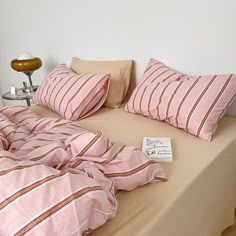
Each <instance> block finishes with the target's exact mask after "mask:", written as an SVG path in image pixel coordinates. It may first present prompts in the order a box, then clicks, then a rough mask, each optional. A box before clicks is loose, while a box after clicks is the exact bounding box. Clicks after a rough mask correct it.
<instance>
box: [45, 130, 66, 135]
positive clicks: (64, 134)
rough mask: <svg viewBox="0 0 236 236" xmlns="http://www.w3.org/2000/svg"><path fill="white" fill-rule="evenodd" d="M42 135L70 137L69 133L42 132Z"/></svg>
mask: <svg viewBox="0 0 236 236" xmlns="http://www.w3.org/2000/svg"><path fill="white" fill-rule="evenodd" d="M43 134H51V135H53V134H56V135H57V134H58V135H59V134H61V135H65V136H70V135H71V133H65V132H60V133H54V132H49V131H47V132H44V133H43Z"/></svg>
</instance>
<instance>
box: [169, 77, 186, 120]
mask: <svg viewBox="0 0 236 236" xmlns="http://www.w3.org/2000/svg"><path fill="white" fill-rule="evenodd" d="M183 82H184V81H181V82H180V83H179V84H178V86H177V87H176V88H175V90H174V92H173V94H172V95H171V97H170V100H169V102H168V105H167V109H166V118H167V120H168V121H170V119H169V118H168V116H169V110H170V104H171V102H172V100H173V99H174V96H175V94H176V93H177V91H178V89H179V88H180V86H181V85H182V84H183Z"/></svg>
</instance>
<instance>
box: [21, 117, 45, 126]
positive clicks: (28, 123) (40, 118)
mask: <svg viewBox="0 0 236 236" xmlns="http://www.w3.org/2000/svg"><path fill="white" fill-rule="evenodd" d="M41 119H42V118H41V117H39V118H37V119H35V120H34V123H35V122H37V121H38V120H41ZM31 123H33V122H32V121H30V122H28V123H26V124H23V125H21V128H23V127H25V126H27V125H29V124H31Z"/></svg>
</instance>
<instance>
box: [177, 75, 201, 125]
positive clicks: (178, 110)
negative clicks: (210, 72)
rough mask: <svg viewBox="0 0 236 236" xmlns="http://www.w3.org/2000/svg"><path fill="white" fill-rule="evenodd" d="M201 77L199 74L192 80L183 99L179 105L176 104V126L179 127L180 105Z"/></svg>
mask: <svg viewBox="0 0 236 236" xmlns="http://www.w3.org/2000/svg"><path fill="white" fill-rule="evenodd" d="M200 78H201V76H200V77H199V78H198V79H196V80H195V81H194V83H193V84H192V85H191V87H190V88H189V89H188V91H187V93H186V94H185V95H184V97H183V99H182V100H181V102H180V104H179V106H178V109H177V112H176V118H175V122H176V127H177V128H179V123H178V118H179V113H180V109H181V107H182V105H183V104H184V102H185V100H186V98H187V97H188V95H189V93H190V92H191V91H192V89H193V88H194V86H195V85H196V84H197V82H198V81H199V79H200Z"/></svg>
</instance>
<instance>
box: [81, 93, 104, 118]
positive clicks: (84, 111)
mask: <svg viewBox="0 0 236 236" xmlns="http://www.w3.org/2000/svg"><path fill="white" fill-rule="evenodd" d="M102 89H103V88H102ZM100 93H101V90H98V91H97V92H96V94H94V96H93V97H92V99H91V100H90V101H88V104H89V103H92V102H93V101H94V100H95V101H96V100H97V96H98V95H100ZM88 96H89V95H87V97H88ZM86 99H87V98H85V99H84V100H86ZM84 100H83V101H84ZM83 101H82V102H81V104H83ZM88 104H87V105H88ZM87 105H86V106H84V108H83V110H82V111H81V113H80V117H84V116H85V115H86V114H88V113H89V112H90V111H92V110H93V109H94V108H95V107H96V106H97V103H95V105H94V106H93V107H92V108H90V110H89V111H86V108H87Z"/></svg>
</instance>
